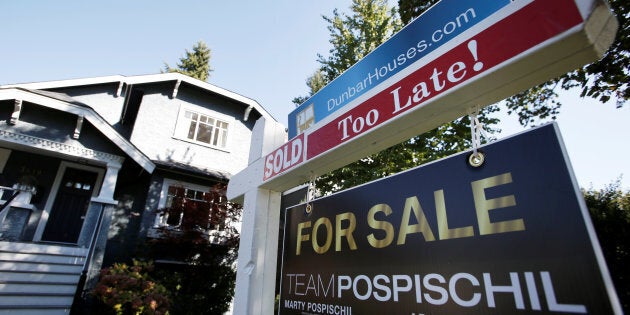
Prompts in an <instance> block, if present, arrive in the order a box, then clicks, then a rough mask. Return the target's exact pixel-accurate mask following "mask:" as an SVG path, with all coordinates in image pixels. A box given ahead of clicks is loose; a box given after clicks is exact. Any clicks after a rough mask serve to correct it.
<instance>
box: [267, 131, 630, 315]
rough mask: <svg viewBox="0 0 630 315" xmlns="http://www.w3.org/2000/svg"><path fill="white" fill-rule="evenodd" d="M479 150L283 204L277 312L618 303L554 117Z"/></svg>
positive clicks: (603, 306)
mask: <svg viewBox="0 0 630 315" xmlns="http://www.w3.org/2000/svg"><path fill="white" fill-rule="evenodd" d="M541 148H544V149H543V150H541ZM482 150H483V151H484V154H485V155H486V157H487V161H486V163H485V164H484V165H482V166H481V167H478V168H475V167H472V166H470V165H468V163H467V162H468V154H466V153H462V154H458V155H455V156H452V157H448V158H446V159H443V160H439V161H436V162H434V163H430V164H428V165H426V166H422V167H419V168H415V169H412V170H409V171H406V172H403V173H400V174H397V175H394V176H391V177H388V178H384V179H381V180H377V181H374V182H371V183H368V184H365V185H362V186H359V187H355V188H352V189H349V190H346V191H343V192H341V193H338V194H334V195H332V196H329V197H324V198H321V199H317V200H315V201H313V202H312V203H310V206H311V207H310V209H311V211H306V209H305V208H306V205H300V206H296V207H294V208H289V209H287V210H286V221H285V228H284V231H285V234H284V248H283V262H282V271H281V279H282V283H281V294H280V309H279V313H278V314H281V315H286V314H348V315H351V314H407V315H408V314H485V315H491V314H516V313H523V314H621V313H622V312H621V307H620V305H619V301H618V298H617V295H616V293H615V291H614V289H612V288H613V286H612V281H611V279H610V276H609V274H608V270H607V267H606V264H605V262H604V258H603V256H602V251H601V249H600V247H599V244H598V242H597V237H596V235H595V233H594V230H593V227H592V224H591V222H590V216H589V214H588V210H587V208H586V205H585V204H584V199H583V198H582V195H581V192H580V189H579V187H578V186H577V183H576V180H575V178H574V176H573V174H572V170H571V168H570V166H569V162H568V159H567V156H566V150H565V149H564V146H563V144H562V143H561V140H560V135H559V133H558V128H557V126H556V124H548V125H546V126H543V127H540V128H537V129H535V130H531V131H528V132H526V133H523V134H520V135H517V136H513V137H511V138H508V139H505V140H501V141H498V142H495V143H492V144H490V145H487V146H485V147H483V148H482Z"/></svg>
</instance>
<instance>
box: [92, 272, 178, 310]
mask: <svg viewBox="0 0 630 315" xmlns="http://www.w3.org/2000/svg"><path fill="white" fill-rule="evenodd" d="M152 270H153V265H152V264H151V263H147V262H141V261H137V260H134V261H133V265H132V266H128V265H126V264H122V263H116V264H114V265H113V266H112V267H111V268H105V269H103V270H101V277H100V280H99V282H98V284H97V285H96V288H95V289H94V291H93V295H94V296H95V297H96V298H97V299H98V300H99V301H101V302H103V303H104V304H105V305H107V306H109V307H110V309H111V310H112V311H113V312H114V313H115V314H116V315H123V314H124V315H127V314H134V315H141V314H142V315H144V314H147V315H148V314H151V315H160V314H169V312H168V309H169V306H170V300H169V296H168V291H167V290H166V288H165V287H164V286H163V285H161V284H159V283H157V282H155V281H154V280H153V279H152V278H151V277H150V276H149V272H151V271H152Z"/></svg>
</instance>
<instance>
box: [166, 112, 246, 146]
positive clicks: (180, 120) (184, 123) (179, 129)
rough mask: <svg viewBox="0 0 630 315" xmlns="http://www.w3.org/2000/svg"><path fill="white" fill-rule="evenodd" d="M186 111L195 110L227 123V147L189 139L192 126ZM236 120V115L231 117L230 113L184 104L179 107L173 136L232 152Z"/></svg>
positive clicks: (199, 113)
mask: <svg viewBox="0 0 630 315" xmlns="http://www.w3.org/2000/svg"><path fill="white" fill-rule="evenodd" d="M186 112H193V113H196V114H198V115H203V116H206V117H208V118H212V119H214V120H215V121H220V122H224V123H226V124H227V128H226V132H227V137H226V140H225V147H221V146H218V145H213V144H210V143H205V142H202V141H197V140H195V139H189V138H188V130H189V128H190V120H189V119H188V118H186V117H185V115H186ZM235 122H236V120H235V119H234V117H231V116H228V115H225V114H221V113H218V112H215V111H212V110H209V109H207V108H203V107H198V106H191V105H186V104H182V105H181V106H180V107H179V113H178V115H177V123H176V125H175V132H174V134H173V138H175V139H178V140H182V141H186V142H190V143H194V144H197V145H201V146H204V147H208V148H212V149H216V150H220V151H225V152H230V147H231V142H232V141H231V138H232V137H233V126H234V123H235ZM214 128H216V127H214Z"/></svg>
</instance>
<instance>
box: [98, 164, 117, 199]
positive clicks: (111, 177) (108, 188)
mask: <svg viewBox="0 0 630 315" xmlns="http://www.w3.org/2000/svg"><path fill="white" fill-rule="evenodd" d="M121 167H122V165H121V164H119V163H107V171H106V172H105V177H104V178H103V185H102V187H101V192H100V193H99V194H98V198H99V199H106V200H112V199H114V189H116V182H117V181H118V171H120V168H121Z"/></svg>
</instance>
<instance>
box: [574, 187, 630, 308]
mask: <svg viewBox="0 0 630 315" xmlns="http://www.w3.org/2000/svg"><path fill="white" fill-rule="evenodd" d="M619 187H620V181H619V180H618V181H616V182H614V183H612V184H610V185H608V186H607V187H605V188H604V189H601V190H593V189H590V190H587V191H583V193H584V199H585V201H586V206H587V207H588V210H589V212H590V214H591V219H592V220H593V225H594V226H595V231H596V232H597V238H598V239H599V242H600V244H601V247H602V251H603V252H604V257H605V258H606V263H607V264H608V269H609V270H610V273H611V276H612V280H613V283H614V284H615V289H616V290H617V294H618V295H619V299H620V300H621V304H622V307H623V309H624V312H625V313H626V314H627V313H628V312H630V280H629V279H630V269H628V265H630V243H629V242H628V239H630V192H625V193H624V192H623V191H622V190H621V189H620V188H619Z"/></svg>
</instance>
